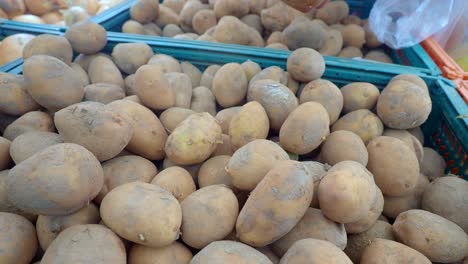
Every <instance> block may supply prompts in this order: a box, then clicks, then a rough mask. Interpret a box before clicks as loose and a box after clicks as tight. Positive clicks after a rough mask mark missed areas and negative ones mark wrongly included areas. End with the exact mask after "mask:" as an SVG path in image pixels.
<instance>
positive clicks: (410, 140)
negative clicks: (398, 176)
mask: <svg viewBox="0 0 468 264" xmlns="http://www.w3.org/2000/svg"><path fill="white" fill-rule="evenodd" d="M382 136H386V137H393V138H397V139H399V140H401V141H403V142H405V144H406V145H407V146H408V147H409V148H410V149H411V150H412V151H413V152H414V154H416V158H417V159H418V162H419V164H421V163H422V161H423V158H424V150H423V146H422V145H421V143H420V142H419V140H418V139H417V138H415V137H414V136H412V135H411V134H410V133H409V132H408V131H406V130H398V129H385V130H384V133H383V134H382Z"/></svg>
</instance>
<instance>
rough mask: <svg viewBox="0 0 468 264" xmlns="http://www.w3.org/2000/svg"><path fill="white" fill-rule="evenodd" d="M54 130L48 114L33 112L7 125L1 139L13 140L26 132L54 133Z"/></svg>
mask: <svg viewBox="0 0 468 264" xmlns="http://www.w3.org/2000/svg"><path fill="white" fill-rule="evenodd" d="M54 130H55V128H54V121H53V120H52V118H51V117H50V116H49V115H48V114H46V113H44V112H41V111H33V112H28V113H26V114H24V115H22V116H21V117H19V118H18V119H16V120H15V121H13V122H12V123H11V124H9V125H8V126H7V127H6V128H5V131H4V132H3V137H5V138H6V139H8V140H14V139H15V138H16V137H18V136H20V135H22V134H24V133H26V132H31V131H44V132H54Z"/></svg>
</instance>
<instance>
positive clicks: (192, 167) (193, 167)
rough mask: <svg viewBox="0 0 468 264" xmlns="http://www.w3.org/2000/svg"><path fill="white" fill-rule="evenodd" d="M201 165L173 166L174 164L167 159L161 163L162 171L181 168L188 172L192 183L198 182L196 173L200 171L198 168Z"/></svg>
mask: <svg viewBox="0 0 468 264" xmlns="http://www.w3.org/2000/svg"><path fill="white" fill-rule="evenodd" d="M201 165H202V164H200V163H199V164H195V165H186V166H184V165H177V164H175V163H174V162H172V161H171V160H169V159H168V158H165V159H164V161H163V166H162V167H163V169H167V168H170V167H175V166H177V167H181V168H183V169H185V170H186V171H188V173H190V175H191V176H192V178H193V181H194V182H195V183H197V182H198V171H199V170H200V166H201Z"/></svg>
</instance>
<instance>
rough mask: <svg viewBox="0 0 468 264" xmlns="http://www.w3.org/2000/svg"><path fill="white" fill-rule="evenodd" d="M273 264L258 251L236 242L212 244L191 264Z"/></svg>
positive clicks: (199, 253)
mask: <svg viewBox="0 0 468 264" xmlns="http://www.w3.org/2000/svg"><path fill="white" fill-rule="evenodd" d="M237 263H245V264H272V262H271V261H270V260H269V259H268V258H267V257H266V256H265V255H263V254H262V253H260V252H259V251H257V250H256V249H254V248H252V247H249V246H247V245H245V244H242V243H239V242H235V241H216V242H212V243H210V244H209V245H208V246H206V247H205V248H203V249H202V250H201V251H200V252H198V254H196V255H195V256H194V257H193V259H192V261H190V264H237Z"/></svg>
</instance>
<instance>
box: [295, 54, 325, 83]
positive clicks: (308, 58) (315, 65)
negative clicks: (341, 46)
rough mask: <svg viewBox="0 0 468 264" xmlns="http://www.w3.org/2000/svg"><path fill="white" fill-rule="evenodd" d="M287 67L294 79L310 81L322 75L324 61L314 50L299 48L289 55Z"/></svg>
mask: <svg viewBox="0 0 468 264" xmlns="http://www.w3.org/2000/svg"><path fill="white" fill-rule="evenodd" d="M287 67H288V72H289V74H291V76H292V77H293V78H294V79H295V80H297V81H301V82H310V81H313V80H316V79H319V78H320V77H322V75H323V73H324V72H325V61H324V60H323V57H322V55H320V53H318V52H316V51H315V50H313V49H309V48H300V49H297V50H295V51H293V52H292V53H291V55H289V58H288V62H287Z"/></svg>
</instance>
